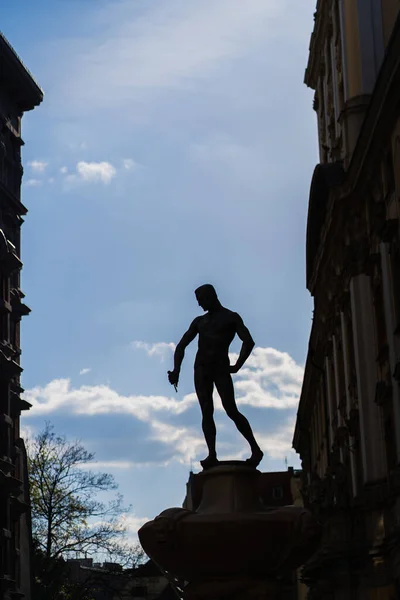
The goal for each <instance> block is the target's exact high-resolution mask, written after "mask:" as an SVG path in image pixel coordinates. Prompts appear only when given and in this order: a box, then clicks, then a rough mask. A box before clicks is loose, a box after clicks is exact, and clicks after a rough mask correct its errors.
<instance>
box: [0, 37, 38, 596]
mask: <svg viewBox="0 0 400 600" xmlns="http://www.w3.org/2000/svg"><path fill="white" fill-rule="evenodd" d="M42 99H43V94H42V91H41V90H40V88H39V87H38V85H37V84H36V83H35V81H34V79H33V78H32V76H31V75H30V73H29V72H28V71H27V69H26V68H25V67H24V65H23V64H22V62H21V60H20V59H19V58H18V56H17V55H16V54H15V52H14V50H13V49H12V48H11V46H10V45H9V43H8V42H7V40H6V39H5V38H4V37H3V36H2V35H1V34H0V598H2V599H4V600H11V598H25V599H28V600H29V598H30V588H31V586H30V577H31V574H30V550H31V549H30V543H31V542H30V539H31V532H30V529H31V528H30V513H29V489H28V481H27V464H26V462H27V461H26V453H25V447H24V442H23V440H22V439H21V437H20V429H19V421H20V414H21V411H22V410H25V409H28V408H29V404H28V403H27V402H25V401H24V400H22V399H21V397H20V395H21V393H22V391H23V390H22V388H21V385H20V374H21V371H22V369H21V366H20V353H21V349H20V321H21V317H22V316H24V315H26V314H28V313H29V309H28V307H27V306H26V305H25V304H24V301H23V299H24V294H23V292H22V291H21V287H20V270H21V267H22V263H21V257H20V252H21V243H20V239H21V238H20V229H21V225H22V223H23V216H24V215H25V214H26V212H27V210H26V208H25V207H24V206H23V204H22V203H21V194H20V188H21V179H22V173H23V169H22V164H21V147H22V145H23V141H22V138H21V117H22V115H23V113H24V112H25V111H28V110H32V109H33V108H34V107H35V106H37V105H38V104H40V102H41V101H42Z"/></svg>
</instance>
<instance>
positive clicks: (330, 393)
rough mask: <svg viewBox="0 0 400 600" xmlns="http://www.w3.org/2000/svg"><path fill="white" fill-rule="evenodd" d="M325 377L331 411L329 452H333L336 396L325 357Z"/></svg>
mask: <svg viewBox="0 0 400 600" xmlns="http://www.w3.org/2000/svg"><path fill="white" fill-rule="evenodd" d="M325 376H326V388H327V393H328V411H329V438H330V439H329V450H331V448H332V445H333V440H334V431H333V422H334V419H335V395H334V387H333V380H332V372H331V365H330V360H329V357H328V356H326V357H325Z"/></svg>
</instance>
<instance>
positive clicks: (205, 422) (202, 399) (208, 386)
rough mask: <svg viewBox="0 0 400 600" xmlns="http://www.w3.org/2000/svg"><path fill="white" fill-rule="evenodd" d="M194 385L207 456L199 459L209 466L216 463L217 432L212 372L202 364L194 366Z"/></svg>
mask: <svg viewBox="0 0 400 600" xmlns="http://www.w3.org/2000/svg"><path fill="white" fill-rule="evenodd" d="M194 385H195V388H196V394H197V398H198V399H199V404H200V408H201V413H202V428H203V433H204V437H205V440H206V444H207V447H208V457H207V458H206V459H205V460H204V461H201V463H202V465H203V467H205V466H211V463H216V461H217V453H216V449H215V439H216V433H217V432H216V428H215V422H214V403H213V388H214V383H213V376H212V373H211V372H210V371H207V369H205V368H204V367H203V366H198V367H195V369H194ZM209 463H210V464H209Z"/></svg>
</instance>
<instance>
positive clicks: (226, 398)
mask: <svg viewBox="0 0 400 600" xmlns="http://www.w3.org/2000/svg"><path fill="white" fill-rule="evenodd" d="M214 381H215V386H216V388H217V390H218V393H219V395H220V397H221V402H222V406H223V407H224V409H225V412H226V414H227V415H228V417H230V418H231V419H232V421H233V422H234V423H235V425H236V427H237V428H238V430H239V431H240V433H241V434H242V436H243V437H244V438H245V439H246V440H247V441H248V443H249V444H250V448H251V452H252V455H251V458H250V459H249V461H248V462H250V463H252V464H254V465H255V466H257V465H258V464H259V463H260V462H261V459H262V457H263V452H262V450H261V448H260V446H259V445H258V444H257V442H256V440H255V437H254V435H253V431H252V429H251V427H250V423H249V422H248V420H247V419H246V417H245V416H244V415H242V413H241V412H239V410H238V407H237V406H236V401H235V390H234V387H233V381H232V377H231V374H230V373H229V371H228V369H225V368H223V369H220V370H219V371H218V372H217V373H216V375H215V379H214Z"/></svg>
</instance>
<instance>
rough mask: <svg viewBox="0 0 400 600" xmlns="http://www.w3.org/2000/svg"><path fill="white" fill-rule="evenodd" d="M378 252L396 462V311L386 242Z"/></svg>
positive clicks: (399, 394)
mask: <svg viewBox="0 0 400 600" xmlns="http://www.w3.org/2000/svg"><path fill="white" fill-rule="evenodd" d="M380 253H381V261H382V287H383V302H384V310H385V321H386V337H387V341H388V345H389V361H390V371H391V374H392V387H393V414H394V419H395V422H394V423H393V428H394V431H395V436H396V456H397V462H400V389H399V385H398V383H397V381H396V380H395V379H394V377H393V373H394V369H395V366H396V363H397V361H398V360H399V355H400V351H399V345H398V340H397V339H396V336H395V334H394V330H395V328H396V312H395V307H394V294H393V283H392V277H391V268H390V256H389V251H388V245H387V244H385V243H383V242H382V243H381V245H380Z"/></svg>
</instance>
